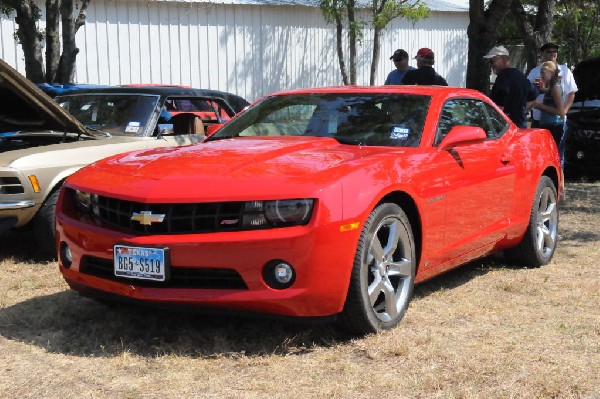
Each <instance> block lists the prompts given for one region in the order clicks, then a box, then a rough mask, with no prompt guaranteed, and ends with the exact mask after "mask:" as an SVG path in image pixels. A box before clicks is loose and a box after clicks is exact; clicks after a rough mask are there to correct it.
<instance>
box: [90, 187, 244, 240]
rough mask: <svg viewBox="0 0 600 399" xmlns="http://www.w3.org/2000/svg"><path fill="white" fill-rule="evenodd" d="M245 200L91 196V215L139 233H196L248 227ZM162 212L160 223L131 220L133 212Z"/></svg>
mask: <svg viewBox="0 0 600 399" xmlns="http://www.w3.org/2000/svg"><path fill="white" fill-rule="evenodd" d="M244 204H245V203H244V202H216V203H188V204H144V203H139V202H133V201H127V200H120V199H115V198H109V197H103V196H94V199H93V203H92V206H91V208H92V214H91V215H90V216H91V217H93V218H95V219H96V221H98V222H100V223H102V224H104V225H110V226H113V227H117V228H119V229H120V230H123V231H125V232H131V233H135V234H139V235H155V234H195V233H211V232H222V231H239V230H248V227H247V226H246V227H245V228H242V219H243V211H244ZM142 212H150V215H152V216H153V217H156V216H158V215H164V219H163V221H162V222H153V223H151V224H141V223H140V222H139V221H135V220H131V218H132V216H133V214H134V213H137V214H141V213H142Z"/></svg>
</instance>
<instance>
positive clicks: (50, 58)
mask: <svg viewBox="0 0 600 399" xmlns="http://www.w3.org/2000/svg"><path fill="white" fill-rule="evenodd" d="M59 3H60V0H46V82H54V80H55V79H56V71H57V69H58V60H59V58H60V34H59V29H60V24H59V16H60V10H59Z"/></svg>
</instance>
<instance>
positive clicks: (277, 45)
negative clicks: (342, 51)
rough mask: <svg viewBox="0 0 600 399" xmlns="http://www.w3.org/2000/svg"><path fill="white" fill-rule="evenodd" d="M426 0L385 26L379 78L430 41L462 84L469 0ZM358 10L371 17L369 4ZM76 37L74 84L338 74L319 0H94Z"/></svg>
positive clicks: (6, 54) (4, 45)
mask: <svg viewBox="0 0 600 399" xmlns="http://www.w3.org/2000/svg"><path fill="white" fill-rule="evenodd" d="M39 3H40V6H41V8H42V9H44V7H43V3H44V1H43V0H40V1H39ZM424 3H425V4H426V5H427V6H428V7H429V8H430V9H431V10H432V12H431V15H430V18H428V19H425V20H422V21H419V22H416V23H413V22H411V21H407V20H402V19H396V20H394V21H392V23H391V24H390V25H389V26H388V27H387V29H386V30H385V32H384V35H383V39H382V43H381V45H382V46H381V47H382V55H381V59H380V60H379V67H378V74H377V80H376V82H377V83H378V84H383V82H384V80H385V78H386V76H387V73H388V72H389V71H390V70H391V69H393V67H394V66H393V63H392V62H391V61H390V60H389V57H390V55H391V54H392V53H393V52H394V50H395V49H396V48H404V49H405V50H407V51H408V52H409V54H410V55H413V54H416V51H417V50H418V49H419V48H420V47H429V48H431V49H433V51H434V52H435V54H436V65H435V69H436V70H437V71H438V72H439V73H440V74H441V75H442V76H444V77H446V79H447V80H448V83H449V84H450V85H454V86H464V84H465V74H466V63H467V57H466V54H467V26H468V23H469V14H468V0H424ZM361 16H362V17H364V18H365V19H366V18H368V14H367V13H366V12H364V13H362V14H361ZM41 27H42V28H43V25H42V26H41ZM16 28H17V25H16V23H15V22H14V18H13V19H10V18H7V17H5V16H3V17H2V19H1V21H0V45H1V48H0V56H1V57H2V59H4V60H5V61H6V62H8V63H9V64H11V65H13V66H15V67H16V68H17V69H18V70H19V71H20V72H22V73H24V72H25V66H24V61H23V53H22V50H21V47H20V46H19V45H18V44H17V43H16V42H15V39H14V32H15V31H16ZM371 37H372V32H371V31H370V29H368V28H366V29H365V31H364V40H363V41H362V43H361V45H360V47H359V49H358V65H357V73H358V83H359V84H368V81H369V68H370V63H371V51H372V40H371ZM77 44H78V46H79V48H80V50H81V52H80V53H79V55H78V57H77V74H76V81H77V82H78V83H96V84H111V85H113V84H114V85H116V84H127V83H163V84H181V85H189V86H193V87H201V88H210V89H218V90H225V91H229V92H233V93H236V94H239V95H241V96H243V97H245V98H247V99H248V100H255V99H257V98H259V97H260V96H262V95H264V94H268V93H270V92H273V91H279V90H286V89H293V88H299V87H311V86H325V85H339V84H341V82H342V80H341V75H340V72H339V66H338V61H337V55H336V47H335V27H334V26H333V25H328V24H326V23H325V21H324V19H323V16H322V12H321V9H320V8H319V7H318V0H218V1H210V0H199V1H195V0H194V1H192V0H185V1H184V0H179V1H176V0H92V1H91V3H90V6H89V9H88V18H87V22H86V24H85V25H84V26H83V27H82V28H81V29H80V30H79V32H78V34H77ZM412 65H415V63H414V61H413V62H412Z"/></svg>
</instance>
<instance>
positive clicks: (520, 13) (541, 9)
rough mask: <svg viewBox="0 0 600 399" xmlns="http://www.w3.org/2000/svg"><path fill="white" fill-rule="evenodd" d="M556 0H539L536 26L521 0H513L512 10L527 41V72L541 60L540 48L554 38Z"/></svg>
mask: <svg viewBox="0 0 600 399" xmlns="http://www.w3.org/2000/svg"><path fill="white" fill-rule="evenodd" d="M555 1H556V0H538V10H537V14H536V17H535V26H531V23H530V22H529V19H528V18H527V13H526V12H525V8H524V7H523V3H521V0H513V2H512V3H511V5H510V10H511V13H512V15H513V17H514V18H515V20H516V22H517V27H518V28H519V32H520V33H521V37H522V38H523V42H524V43H525V51H526V53H527V72H529V71H530V70H532V69H533V68H534V67H535V66H536V65H537V64H538V61H539V48H540V47H541V46H542V45H543V44H544V43H548V42H549V41H550V40H552V27H553V16H552V13H553V12H554V8H555Z"/></svg>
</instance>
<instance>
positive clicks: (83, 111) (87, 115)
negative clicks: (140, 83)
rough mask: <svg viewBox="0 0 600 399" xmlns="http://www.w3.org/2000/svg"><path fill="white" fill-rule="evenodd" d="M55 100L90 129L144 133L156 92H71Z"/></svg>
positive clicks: (134, 133)
mask: <svg viewBox="0 0 600 399" xmlns="http://www.w3.org/2000/svg"><path fill="white" fill-rule="evenodd" d="M56 101H57V102H58V103H59V104H60V106H61V107H63V108H65V109H66V110H67V111H68V112H69V113H70V114H71V115H73V116H74V117H75V118H77V120H79V122H81V123H82V124H84V125H85V126H87V127H90V128H92V129H97V130H100V131H103V132H107V133H110V134H115V135H121V136H144V135H145V134H144V132H145V130H146V127H147V126H148V123H149V122H150V120H151V118H152V115H153V112H154V110H155V109H156V105H157V103H158V101H159V96H158V95H145V94H129V93H128V94H115V93H110V94H108V93H101V94H72V95H68V96H59V97H56Z"/></svg>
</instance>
